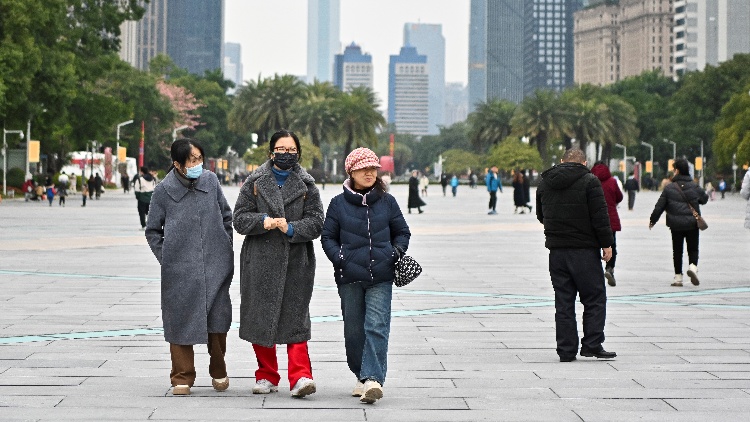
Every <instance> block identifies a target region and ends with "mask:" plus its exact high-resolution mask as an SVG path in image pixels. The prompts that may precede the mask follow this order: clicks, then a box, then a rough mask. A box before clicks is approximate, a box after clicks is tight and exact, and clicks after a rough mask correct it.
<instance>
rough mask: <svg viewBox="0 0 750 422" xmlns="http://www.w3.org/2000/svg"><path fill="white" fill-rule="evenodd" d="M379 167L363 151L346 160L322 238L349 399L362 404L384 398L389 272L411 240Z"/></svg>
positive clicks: (373, 157) (369, 153) (373, 156)
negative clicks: (337, 304)
mask: <svg viewBox="0 0 750 422" xmlns="http://www.w3.org/2000/svg"><path fill="white" fill-rule="evenodd" d="M379 167H380V164H379V162H378V157H377V155H376V154H375V153H374V152H373V151H371V150H369V149H367V148H357V149H355V150H354V151H352V152H351V153H350V154H349V156H348V157H346V161H345V163H344V169H345V170H346V173H347V174H348V175H349V178H348V179H347V180H345V181H344V191H343V193H340V194H339V195H337V196H336V197H334V198H333V199H332V200H331V203H330V205H329V206H328V212H327V213H326V219H325V224H324V225H323V234H322V235H321V241H322V243H323V250H324V251H325V253H326V255H327V256H328V259H329V260H330V261H331V262H332V263H333V268H334V271H335V273H334V274H335V279H336V284H337V286H338V292H339V297H340V298H341V312H342V315H343V317H344V344H345V347H346V361H347V364H348V365H349V369H350V370H351V371H352V372H353V373H354V375H355V376H356V377H357V382H356V385H355V388H354V391H353V392H352V396H355V397H361V398H360V401H361V402H363V403H375V401H377V400H378V399H380V398H382V397H383V384H385V376H386V368H387V361H388V338H389V335H390V327H391V297H392V289H393V280H394V277H395V272H394V271H395V270H394V268H395V263H396V261H397V260H398V259H399V258H400V257H401V256H402V255H403V254H404V253H405V252H406V249H407V248H408V247H409V238H410V237H411V232H410V231H409V226H408V225H407V224H406V220H405V219H404V216H403V214H402V213H401V209H400V208H399V206H398V203H397V202H396V199H395V198H394V197H393V196H392V195H391V194H389V193H387V192H386V190H385V186H384V185H383V181H382V180H381V179H380V178H379V177H377V175H378V173H377V172H378V168H379Z"/></svg>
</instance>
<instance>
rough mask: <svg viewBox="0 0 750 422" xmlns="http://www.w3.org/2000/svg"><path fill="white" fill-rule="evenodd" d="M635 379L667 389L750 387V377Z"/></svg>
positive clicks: (650, 386) (647, 384) (642, 383)
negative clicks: (728, 378)
mask: <svg viewBox="0 0 750 422" xmlns="http://www.w3.org/2000/svg"><path fill="white" fill-rule="evenodd" d="M634 380H635V381H637V382H638V384H640V385H642V386H643V387H644V388H667V389H679V388H697V389H709V390H719V389H722V388H728V389H743V388H750V379H734V380H727V379H705V380H696V379H689V380H686V379H670V378H667V377H665V378H663V379H661V380H657V379H641V378H640V377H635V378H634ZM748 409H750V408H748Z"/></svg>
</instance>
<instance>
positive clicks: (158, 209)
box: [146, 187, 168, 265]
mask: <svg viewBox="0 0 750 422" xmlns="http://www.w3.org/2000/svg"><path fill="white" fill-rule="evenodd" d="M167 198H168V195H167V192H166V191H165V190H164V189H163V188H159V187H157V188H156V190H154V195H153V197H152V198H151V204H150V205H149V210H148V220H147V222H146V241H147V242H148V246H149V247H150V248H151V252H153V253H154V256H155V257H156V260H157V261H159V265H161V256H162V246H163V245H164V221H165V218H166V210H165V209H164V200H165V199H167Z"/></svg>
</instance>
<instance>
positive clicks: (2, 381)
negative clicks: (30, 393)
mask: <svg viewBox="0 0 750 422" xmlns="http://www.w3.org/2000/svg"><path fill="white" fill-rule="evenodd" d="M85 379H86V378H85V377H57V376H53V377H39V376H23V375H21V376H18V375H16V376H14V375H9V374H8V373H4V374H3V376H2V377H0V386H26V385H34V386H63V385H80V384H81V383H82V382H83V381H84V380H85Z"/></svg>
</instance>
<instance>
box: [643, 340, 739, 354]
mask: <svg viewBox="0 0 750 422" xmlns="http://www.w3.org/2000/svg"><path fill="white" fill-rule="evenodd" d="M707 340H713V341H705V342H697V344H696V342H693V341H692V340H691V341H690V342H685V343H655V344H654V345H655V346H658V347H659V348H660V349H662V350H683V351H690V352H694V351H696V350H710V351H711V352H712V353H713V352H715V351H717V350H725V349H727V350H740V349H741V350H745V351H747V350H750V339H745V341H748V342H747V343H739V342H738V343H729V344H727V343H724V342H719V341H718V340H716V339H707Z"/></svg>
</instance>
